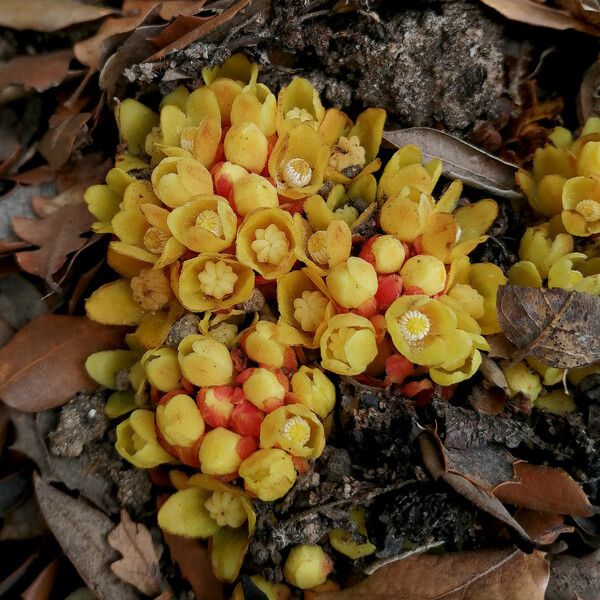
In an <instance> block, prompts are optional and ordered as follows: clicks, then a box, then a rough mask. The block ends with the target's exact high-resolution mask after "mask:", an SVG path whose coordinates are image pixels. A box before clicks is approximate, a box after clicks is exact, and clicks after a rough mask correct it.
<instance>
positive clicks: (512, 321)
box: [496, 285, 600, 369]
mask: <svg viewBox="0 0 600 600" xmlns="http://www.w3.org/2000/svg"><path fill="white" fill-rule="evenodd" d="M496 314H497V317H498V322H499V324H500V327H502V330H503V331H504V333H505V334H506V337H507V338H508V339H509V340H510V341H511V342H512V343H513V344H515V346H517V348H518V349H519V350H520V352H519V353H518V355H517V356H514V357H513V362H517V361H518V360H520V359H521V358H523V357H525V356H533V357H535V358H537V359H538V360H541V361H542V362H543V363H544V364H546V365H548V366H549V367H556V368H558V369H571V368H574V367H583V366H585V365H589V364H591V363H594V362H596V361H598V360H600V344H598V339H599V338H600V297H597V296H592V295H591V294H584V293H580V292H568V291H566V290H563V289H560V288H553V289H546V288H530V287H521V286H516V285H503V286H500V287H499V288H498V295H497V297H496Z"/></svg>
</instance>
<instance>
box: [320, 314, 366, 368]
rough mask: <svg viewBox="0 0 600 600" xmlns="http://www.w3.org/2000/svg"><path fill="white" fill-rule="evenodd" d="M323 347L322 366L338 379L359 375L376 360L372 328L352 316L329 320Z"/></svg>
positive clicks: (360, 318) (359, 318) (322, 338)
mask: <svg viewBox="0 0 600 600" xmlns="http://www.w3.org/2000/svg"><path fill="white" fill-rule="evenodd" d="M320 346H321V365H322V366H323V368H324V369H326V370H328V371H332V372H333V373H338V374H339V375H359V374H360V373H362V372H363V371H364V370H365V369H366V368H367V366H368V365H369V363H370V362H371V361H372V360H373V359H374V358H375V357H376V356H377V341H376V339H375V328H374V327H373V324H372V323H371V321H369V320H368V319H365V318H364V317H361V316H359V315H355V314H352V313H347V314H342V315H336V316H335V317H332V318H331V319H329V321H328V322H327V328H326V329H325V331H324V332H323V336H322V337H321V344H320Z"/></svg>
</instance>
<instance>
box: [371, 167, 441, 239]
mask: <svg viewBox="0 0 600 600" xmlns="http://www.w3.org/2000/svg"><path fill="white" fill-rule="evenodd" d="M382 179H383V177H382ZM380 185H381V182H380ZM384 197H386V198H387V193H386V194H384ZM434 206H435V203H434V201H433V198H432V197H431V196H430V195H428V194H426V193H424V192H420V191H419V190H418V189H417V188H416V187H409V186H404V187H403V188H401V189H400V190H399V191H398V192H397V193H396V194H395V195H394V196H392V197H389V198H388V199H387V200H386V201H385V203H384V204H383V206H382V207H381V212H380V214H379V220H380V225H381V229H383V231H384V232H385V233H389V234H391V235H393V236H395V237H397V238H398V239H399V240H402V241H403V242H414V241H415V239H416V238H417V237H419V236H420V235H421V234H422V233H423V229H424V228H425V224H426V223H427V221H428V219H429V218H430V216H431V214H432V213H433V210H434Z"/></svg>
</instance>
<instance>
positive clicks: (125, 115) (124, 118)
mask: <svg viewBox="0 0 600 600" xmlns="http://www.w3.org/2000/svg"><path fill="white" fill-rule="evenodd" d="M115 116H116V119H117V125H118V127H119V135H120V137H121V140H122V141H124V142H125V143H126V144H127V151H128V152H129V153H130V154H133V155H137V154H143V153H144V149H145V143H146V136H147V135H148V134H149V133H150V131H151V130H152V128H153V127H156V126H157V125H158V115H157V114H156V113H155V112H154V111H153V110H151V109H149V108H148V107H147V106H146V105H145V104H142V103H141V102H138V101H137V100H134V99H133V98H127V99H126V100H123V102H121V103H120V104H117V106H116V108H115Z"/></svg>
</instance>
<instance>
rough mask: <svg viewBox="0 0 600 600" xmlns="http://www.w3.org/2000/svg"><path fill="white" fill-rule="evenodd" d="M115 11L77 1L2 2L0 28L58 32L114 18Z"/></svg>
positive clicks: (34, 0) (36, 0)
mask: <svg viewBox="0 0 600 600" xmlns="http://www.w3.org/2000/svg"><path fill="white" fill-rule="evenodd" d="M115 12H116V11H115V10H114V9H112V8H106V7H102V6H93V5H91V4H83V3H81V2H77V1H76V0H27V4H26V5H23V3H21V2H15V1H14V0H0V26H3V27H10V28H11V29H18V30H19V31H24V30H27V29H32V30H33V31H44V32H47V33H50V32H53V31H59V30H60V29H64V28H65V27H69V26H70V25H75V24H77V23H87V22H89V21H95V20H96V19H100V18H102V17H104V16H106V15H110V14H114V13H115Z"/></svg>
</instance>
